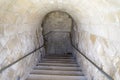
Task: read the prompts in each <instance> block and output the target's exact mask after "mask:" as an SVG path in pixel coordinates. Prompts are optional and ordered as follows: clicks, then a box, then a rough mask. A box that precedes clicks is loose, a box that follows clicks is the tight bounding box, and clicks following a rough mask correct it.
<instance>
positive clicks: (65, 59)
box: [42, 58, 75, 61]
mask: <svg viewBox="0 0 120 80" xmlns="http://www.w3.org/2000/svg"><path fill="white" fill-rule="evenodd" d="M42 61H75V59H45V58H43V59H42Z"/></svg>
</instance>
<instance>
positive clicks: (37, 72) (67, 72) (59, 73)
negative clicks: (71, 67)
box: [31, 70, 84, 76]
mask: <svg viewBox="0 0 120 80" xmlns="http://www.w3.org/2000/svg"><path fill="white" fill-rule="evenodd" d="M31 74H48V75H64V76H65V75H69V76H84V75H83V73H82V72H80V71H60V70H32V71H31Z"/></svg>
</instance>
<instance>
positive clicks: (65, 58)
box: [44, 57, 75, 59]
mask: <svg viewBox="0 0 120 80" xmlns="http://www.w3.org/2000/svg"><path fill="white" fill-rule="evenodd" d="M44 59H75V58H74V57H44Z"/></svg>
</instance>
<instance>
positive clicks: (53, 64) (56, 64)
mask: <svg viewBox="0 0 120 80" xmlns="http://www.w3.org/2000/svg"><path fill="white" fill-rule="evenodd" d="M39 65H42V66H43V65H47V66H64V67H65V66H66V67H68V66H71V67H73V66H74V67H78V65H77V64H73V63H71V64H68V63H38V64H37V66H39Z"/></svg>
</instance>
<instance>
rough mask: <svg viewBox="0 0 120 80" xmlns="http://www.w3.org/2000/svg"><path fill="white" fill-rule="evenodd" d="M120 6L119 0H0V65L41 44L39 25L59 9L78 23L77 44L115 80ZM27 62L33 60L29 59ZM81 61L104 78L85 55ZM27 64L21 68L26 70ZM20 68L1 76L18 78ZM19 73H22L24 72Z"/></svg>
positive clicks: (119, 46) (119, 61)
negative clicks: (11, 73)
mask: <svg viewBox="0 0 120 80" xmlns="http://www.w3.org/2000/svg"><path fill="white" fill-rule="evenodd" d="M119 7H120V0H74V1H73V0H0V67H2V66H4V65H6V64H9V63H11V62H12V61H13V60H15V59H17V58H19V57H21V55H24V54H26V53H27V52H30V51H31V50H33V49H35V47H37V46H38V45H36V44H37V41H36V40H37V38H36V35H35V33H36V30H38V29H39V30H38V32H39V33H38V35H39V37H38V38H39V43H41V44H42V42H43V40H42V38H40V35H41V32H40V31H41V30H42V29H41V28H38V27H41V23H42V20H43V18H44V17H45V15H46V14H48V13H49V12H51V11H55V10H59V11H64V12H67V13H68V14H70V15H71V16H72V18H73V20H74V21H75V22H76V25H77V27H76V28H74V29H75V31H74V34H75V35H74V36H75V38H74V40H75V41H74V43H75V45H76V46H77V47H78V48H79V50H81V52H82V53H84V54H85V55H86V56H87V57H88V58H90V59H91V60H92V61H94V62H95V63H96V64H97V65H98V66H99V67H101V68H102V69H103V70H104V71H105V72H107V73H108V74H109V75H111V76H112V77H113V78H114V80H119V79H120V54H119V53H120V37H119V34H120V9H119ZM25 35H26V36H25ZM13 41H14V42H13ZM41 44H40V45H41ZM21 45H22V46H21ZM19 54H20V55H19ZM76 54H77V53H76ZM15 55H17V56H15ZM79 56H80V55H79ZM31 59H33V58H31ZM79 59H80V58H78V61H79ZM26 61H28V63H29V61H30V62H31V60H29V59H27V60H26ZM23 62H25V61H23ZM82 62H83V65H82V66H83V68H85V69H84V70H85V72H86V73H88V74H90V73H91V74H92V75H94V76H95V77H97V78H99V79H101V77H102V76H99V71H96V69H95V68H94V67H92V65H91V64H90V63H88V62H87V61H86V60H85V59H83V58H82ZM21 64H25V63H21ZM86 65H87V66H88V68H86V67H85V66H86ZM26 67H28V66H27V65H26ZM26 67H24V69H23V68H21V69H23V70H25V69H26ZM18 68H19V67H17V68H15V67H13V70H14V71H13V72H14V73H13V75H14V76H13V77H11V78H10V77H9V75H1V76H0V78H2V80H4V78H5V79H6V80H9V79H11V80H15V79H16V78H15V77H17V74H19V72H20V71H23V70H19V71H18ZM16 69H17V70H16ZM9 72H12V71H10V69H9V70H8V72H4V73H5V74H10V73H9ZM20 73H21V75H23V74H22V73H24V72H20ZM91 77H92V76H91ZM95 77H94V79H95ZM99 79H98V80H99ZM103 80H104V79H103Z"/></svg>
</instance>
